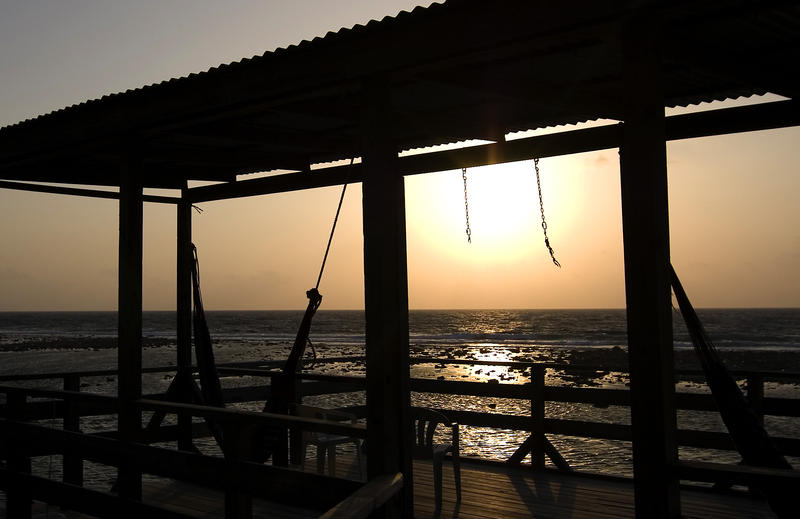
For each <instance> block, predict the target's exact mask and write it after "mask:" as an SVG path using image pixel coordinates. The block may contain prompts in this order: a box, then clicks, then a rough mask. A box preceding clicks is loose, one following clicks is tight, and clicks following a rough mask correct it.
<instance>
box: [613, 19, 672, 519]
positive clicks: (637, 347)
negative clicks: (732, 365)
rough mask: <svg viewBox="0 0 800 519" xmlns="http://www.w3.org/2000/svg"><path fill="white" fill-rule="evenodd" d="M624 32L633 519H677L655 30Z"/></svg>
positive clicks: (634, 24)
mask: <svg viewBox="0 0 800 519" xmlns="http://www.w3.org/2000/svg"><path fill="white" fill-rule="evenodd" d="M649 22H650V20H649V19H647V20H642V19H635V20H633V21H631V22H630V23H629V24H628V25H627V26H626V27H625V28H624V30H623V35H622V36H623V38H622V48H623V60H624V61H623V64H622V68H623V78H624V83H625V92H621V93H620V94H621V95H622V96H623V97H624V99H625V100H626V102H625V113H624V117H625V125H624V132H623V135H622V143H621V146H620V172H621V180H620V183H621V188H622V229H623V237H624V251H625V297H626V305H627V321H628V358H629V363H630V381H631V429H632V434H633V474H634V490H635V503H636V516H637V517H642V518H644V517H647V518H676V517H679V516H680V497H679V493H678V481H677V480H676V478H675V477H674V476H673V475H672V471H671V470H670V465H671V464H672V463H674V462H676V461H677V457H678V450H677V443H676V428H677V425H676V424H677V422H676V414H675V402H674V400H675V396H674V393H675V380H674V373H673V371H674V365H673V351H672V313H671V299H672V295H671V288H670V278H669V273H668V266H669V221H668V219H669V217H668V208H667V157H666V140H665V134H664V100H663V95H662V93H661V90H660V83H659V81H660V60H659V56H658V49H657V47H656V45H655V41H654V38H655V35H656V33H657V28H656V27H654V26H653V24H651V23H649Z"/></svg>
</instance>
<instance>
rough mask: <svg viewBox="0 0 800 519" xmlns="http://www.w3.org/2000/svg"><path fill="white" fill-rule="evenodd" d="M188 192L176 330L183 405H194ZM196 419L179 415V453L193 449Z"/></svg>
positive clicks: (181, 215)
mask: <svg viewBox="0 0 800 519" xmlns="http://www.w3.org/2000/svg"><path fill="white" fill-rule="evenodd" d="M187 190H188V188H187V187H184V188H183V189H182V190H181V202H180V203H179V204H178V208H177V217H176V220H177V251H176V264H177V265H176V288H175V291H176V312H175V313H176V318H177V323H176V330H177V340H178V345H177V348H176V350H177V352H176V354H177V359H176V361H177V365H178V372H177V374H176V375H175V378H176V383H177V384H178V388H179V391H178V393H177V394H178V395H179V397H178V398H179V399H180V400H181V401H182V402H191V401H192V394H191V393H192V384H193V383H194V380H193V378H192V273H191V272H192V261H193V260H192V252H191V247H192V203H191V202H189V201H188V192H187ZM192 446H193V444H192V417H191V415H188V414H185V413H178V449H180V450H185V451H190V450H191V449H192Z"/></svg>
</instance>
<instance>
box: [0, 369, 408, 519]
mask: <svg viewBox="0 0 800 519" xmlns="http://www.w3.org/2000/svg"><path fill="white" fill-rule="evenodd" d="M63 375H64V376H65V379H68V380H70V384H69V385H70V386H72V385H74V381H75V380H76V379H77V380H79V379H80V376H81V375H82V374H76V373H70V374H63ZM78 387H79V384H78ZM0 395H4V396H5V404H4V405H3V407H2V418H0V444H2V447H3V448H2V458H3V459H4V460H5V461H6V466H5V467H4V468H0V487H1V488H2V489H3V490H5V491H6V516H7V517H15V518H17V517H18V518H27V517H31V514H32V509H31V506H32V500H33V499H36V500H40V501H44V502H47V503H50V504H54V505H59V506H63V507H66V508H69V509H73V510H77V511H81V512H85V513H89V514H93V515H98V516H101V517H111V516H113V517H145V516H147V517H170V518H172V517H181V518H182V517H188V516H186V515H184V514H180V513H176V512H173V511H169V510H166V509H163V508H160V507H158V506H155V505H150V504H144V503H142V502H141V500H140V499H137V498H136V497H135V496H134V497H131V496H125V495H121V496H117V495H113V494H111V493H106V492H98V491H96V490H90V489H87V488H84V487H83V486H82V485H83V462H84V461H85V460H88V461H91V462H94V463H100V464H103V465H106V466H111V467H117V468H119V467H123V466H128V467H135V470H136V471H137V472H139V473H147V474H152V475H156V476H161V477H167V478H172V479H176V480H180V481H183V482H187V483H191V484H196V485H201V486H205V487H209V488H212V489H216V490H220V491H223V492H224V493H225V496H226V517H229V518H236V519H241V518H244V517H250V516H251V513H252V508H251V504H250V499H251V498H252V497H256V498H262V499H265V500H268V501H271V502H278V503H283V504H290V505H294V506H298V504H301V505H302V507H304V508H309V509H313V510H318V511H320V512H324V511H325V510H328V509H333V508H334V507H337V506H340V505H341V503H342V501H343V500H346V498H347V497H348V496H351V495H363V493H362V494H358V492H359V490H360V489H361V487H362V484H361V483H359V482H357V481H351V480H347V479H341V478H334V477H329V476H324V475H321V474H316V473H307V472H300V471H297V470H290V469H288V468H284V467H278V466H273V465H264V464H261V463H254V462H252V461H249V460H248V459H247V458H238V457H237V456H236V455H235V453H237V452H242V451H243V449H236V448H232V449H226V456H225V458H221V457H215V456H204V455H200V454H196V453H194V452H186V451H180V450H172V449H167V448H163V447H154V446H151V445H148V444H147V442H148V441H163V440H164V439H165V436H164V435H156V436H151V437H149V438H148V437H147V436H146V435H144V434H143V435H142V436H141V437H140V438H139V439H138V441H137V442H128V441H121V440H119V439H117V438H115V436H116V432H115V431H113V430H108V431H99V432H95V433H93V434H84V433H81V432H80V431H79V427H78V426H77V424H78V423H79V421H78V420H77V417H79V416H81V415H86V414H106V413H113V412H115V411H116V410H117V409H118V408H119V405H118V404H119V403H118V400H117V398H116V397H112V396H106V395H99V394H92V393H82V392H79V391H62V390H47V389H35V388H23V387H13V386H0ZM29 399H37V400H39V401H36V402H28V400H29ZM42 404H46V405H49V407H50V411H56V412H55V413H52V412H50V413H42V410H43V407H42ZM134 404H135V405H136V406H137V407H139V408H140V409H142V410H148V411H159V412H166V413H170V414H176V415H181V414H182V415H189V416H192V417H202V418H207V419H212V420H214V421H215V422H217V423H220V424H223V426H224V427H225V429H226V444H227V442H228V441H229V438H237V437H238V438H242V439H243V441H248V440H251V439H252V437H250V438H247V436H246V434H236V431H237V430H238V431H241V432H245V431H250V430H252V429H253V428H254V427H258V426H270V427H285V428H295V427H297V428H303V429H305V430H311V431H318V432H324V433H329V434H342V435H348V436H353V437H356V438H364V437H365V436H366V429H365V427H364V426H363V425H359V424H356V425H353V424H345V423H335V422H328V421H324V420H317V419H314V418H301V417H295V416H286V415H274V414H268V413H257V412H248V411H240V410H232V409H222V408H215V407H206V406H198V405H191V404H180V403H174V402H165V401H158V400H150V399H141V400H138V401H136V402H135V403H134ZM54 417H61V418H63V427H62V428H61V429H58V428H54V427H52V425H51V426H44V425H41V424H37V423H35V422H34V420H36V419H37V418H38V419H48V420H49V419H52V418H54ZM111 422H112V420H109V423H111ZM198 425H201V426H202V424H198ZM198 432H200V431H198ZM202 434H203V433H202V432H200V434H198V435H202ZM205 434H207V431H206V432H205ZM231 453H234V454H233V455H232V454H231ZM53 454H61V455H62V456H63V467H62V468H63V480H62V481H61V482H58V481H54V480H51V479H48V478H42V477H37V476H34V475H32V474H31V459H32V458H34V457H36V456H45V455H53ZM370 488H372V489H374V485H373V487H370ZM391 488H392V489H396V488H397V485H396V484H393V485H392V487H391ZM392 491H393V492H394V491H396V490H392ZM380 495H381V496H384V495H385V492H384V493H383V494H380ZM386 495H388V494H386ZM389 497H390V496H389ZM389 497H386V499H388V498H389ZM381 499H383V497H381ZM378 501H380V499H378V500H377V501H376V500H374V499H373V502H372V505H370V506H375V507H377V506H380V505H381V504H382V503H383V502H385V500H384V501H383V502H378Z"/></svg>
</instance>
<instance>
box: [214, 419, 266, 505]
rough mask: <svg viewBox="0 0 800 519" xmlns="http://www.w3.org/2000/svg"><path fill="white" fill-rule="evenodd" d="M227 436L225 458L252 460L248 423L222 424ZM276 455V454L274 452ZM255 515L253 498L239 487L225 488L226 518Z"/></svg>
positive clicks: (250, 435)
mask: <svg viewBox="0 0 800 519" xmlns="http://www.w3.org/2000/svg"><path fill="white" fill-rule="evenodd" d="M222 427H223V433H222V434H223V436H224V437H225V458H227V459H231V460H244V461H248V460H252V457H253V434H252V429H251V428H250V427H248V426H247V425H244V424H241V423H235V422H226V423H223V424H222ZM273 456H274V454H273ZM252 517H253V498H252V497H251V496H250V494H246V493H244V492H241V491H239V490H238V489H237V488H226V489H225V519H251V518H252Z"/></svg>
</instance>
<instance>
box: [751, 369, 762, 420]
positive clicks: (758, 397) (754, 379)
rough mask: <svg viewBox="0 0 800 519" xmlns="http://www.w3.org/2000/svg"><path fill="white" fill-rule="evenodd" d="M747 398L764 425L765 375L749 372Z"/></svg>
mask: <svg viewBox="0 0 800 519" xmlns="http://www.w3.org/2000/svg"><path fill="white" fill-rule="evenodd" d="M747 400H749V401H750V405H751V406H753V411H755V413H756V416H758V421H759V423H760V424H761V426H762V427H763V426H764V377H763V375H761V373H748V374H747Z"/></svg>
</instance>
